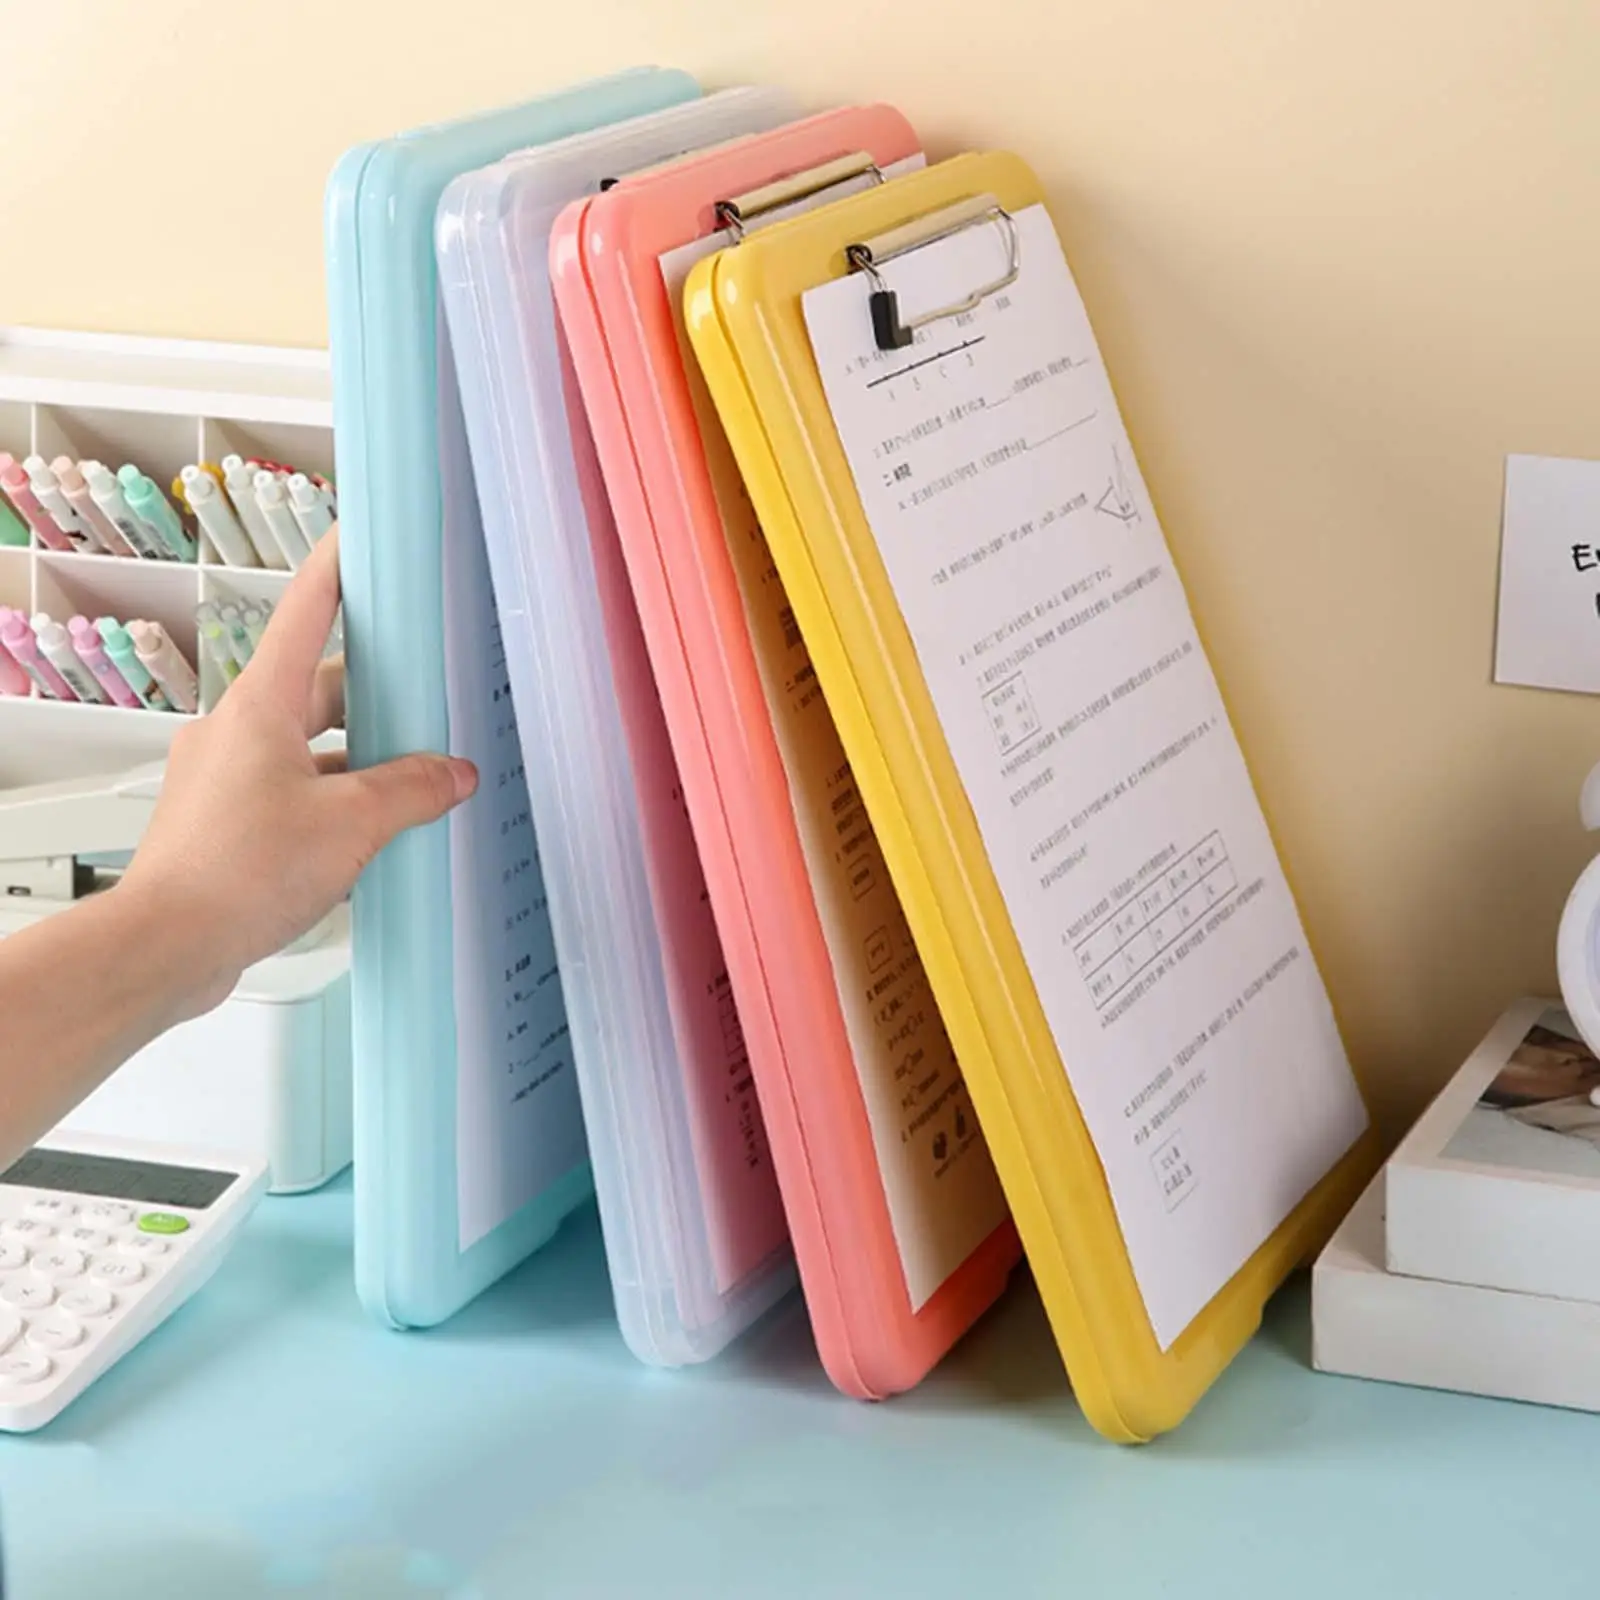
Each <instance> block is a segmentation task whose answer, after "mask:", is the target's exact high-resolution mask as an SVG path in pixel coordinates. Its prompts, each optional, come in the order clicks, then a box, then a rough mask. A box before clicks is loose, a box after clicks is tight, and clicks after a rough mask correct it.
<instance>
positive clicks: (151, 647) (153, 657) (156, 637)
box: [128, 622, 200, 711]
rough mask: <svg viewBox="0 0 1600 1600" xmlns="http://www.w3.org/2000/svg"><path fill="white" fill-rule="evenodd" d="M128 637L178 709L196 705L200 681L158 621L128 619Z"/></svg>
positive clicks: (151, 674) (149, 671)
mask: <svg viewBox="0 0 1600 1600" xmlns="http://www.w3.org/2000/svg"><path fill="white" fill-rule="evenodd" d="M128 637H129V638H130V639H132V640H133V648H134V651H135V652H136V654H137V655H138V657H139V660H140V662H141V663H142V664H143V666H144V668H145V670H146V671H147V672H148V673H149V674H150V676H151V677H152V678H154V679H155V680H156V682H157V683H159V684H160V685H161V687H162V689H163V690H164V691H165V692H166V696H167V699H168V700H170V701H171V702H172V704H173V705H175V706H176V707H177V708H178V710H180V711H195V710H198V709H199V706H200V680H199V679H198V678H196V677H195V675H194V668H193V667H191V666H190V665H189V663H188V662H187V661H185V660H184V659H183V655H182V653H181V652H180V651H179V649H178V647H177V646H176V645H175V644H174V643H173V642H172V640H171V639H169V638H168V637H167V630H166V629H165V628H163V627H162V626H161V624H160V623H159V622H130V623H129V624H128Z"/></svg>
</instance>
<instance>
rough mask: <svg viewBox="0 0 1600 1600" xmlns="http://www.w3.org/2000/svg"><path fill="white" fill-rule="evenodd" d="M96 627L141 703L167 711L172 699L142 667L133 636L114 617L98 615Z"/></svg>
mask: <svg viewBox="0 0 1600 1600" xmlns="http://www.w3.org/2000/svg"><path fill="white" fill-rule="evenodd" d="M95 631H96V632H98V633H99V635H100V642H101V644H103V645H104V646H105V650H106V654H107V655H108V656H109V657H110V658H111V664H112V665H113V666H114V667H115V668H116V669H117V671H118V672H120V673H121V674H122V676H123V680H124V681H125V682H126V683H127V685H128V687H129V688H130V689H132V690H133V692H134V694H135V695H137V696H138V698H139V701H140V703H141V704H142V705H146V706H148V707H149V708H150V709H151V710H152V711H170V710H171V709H172V702H171V701H170V700H169V699H167V696H166V692H165V691H164V690H163V689H162V687H161V685H160V684H159V683H157V682H156V681H155V679H154V678H152V677H151V676H150V674H149V673H148V672H146V671H145V669H144V663H143V662H142V661H140V659H139V655H138V652H137V651H136V650H135V649H134V648H133V640H132V639H130V638H129V637H128V630H127V629H126V628H124V627H123V626H122V624H121V623H120V622H118V621H117V619H116V618H115V617H101V618H100V619H99V621H98V622H96V623H95Z"/></svg>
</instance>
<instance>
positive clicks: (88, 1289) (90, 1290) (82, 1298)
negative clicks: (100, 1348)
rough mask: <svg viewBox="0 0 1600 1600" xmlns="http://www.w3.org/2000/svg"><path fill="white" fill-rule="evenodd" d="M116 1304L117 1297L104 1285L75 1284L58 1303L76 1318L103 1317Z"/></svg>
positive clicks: (64, 1292) (63, 1293)
mask: <svg viewBox="0 0 1600 1600" xmlns="http://www.w3.org/2000/svg"><path fill="white" fill-rule="evenodd" d="M116 1303H117V1297H116V1296H115V1295H114V1294H112V1292H111V1291H110V1290H109V1289H108V1288H106V1286H105V1285H104V1284H103V1283H75V1284H73V1286H72V1287H71V1288H70V1289H66V1290H63V1291H62V1295H61V1298H60V1299H59V1300H58V1301H56V1304H57V1305H58V1306H60V1307H61V1309H62V1310H63V1311H70V1312H71V1313H72V1315H73V1316H75V1317H103V1316H104V1315H105V1314H106V1313H107V1312H108V1311H109V1310H110V1309H111V1308H112V1306H114V1305H115V1304H116ZM14 1314H15V1313H13V1315H14Z"/></svg>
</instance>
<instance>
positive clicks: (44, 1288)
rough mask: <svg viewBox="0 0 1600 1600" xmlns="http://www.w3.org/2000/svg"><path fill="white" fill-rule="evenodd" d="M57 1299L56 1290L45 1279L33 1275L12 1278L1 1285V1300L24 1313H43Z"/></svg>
mask: <svg viewBox="0 0 1600 1600" xmlns="http://www.w3.org/2000/svg"><path fill="white" fill-rule="evenodd" d="M55 1297H56V1292H55V1289H54V1288H53V1287H52V1286H51V1285H50V1284H48V1283H46V1282H45V1280H44V1279H43V1278H35V1277H33V1276H32V1275H31V1274H30V1275H29V1276H28V1277H26V1278H12V1279H10V1280H8V1281H7V1282H6V1283H4V1284H0V1300H4V1301H5V1302H6V1304H7V1305H13V1306H16V1307H17V1308H18V1309H19V1310H22V1311H41V1310H43V1309H44V1307H45V1306H47V1305H49V1304H50V1302H51V1301H52V1300H54V1299H55Z"/></svg>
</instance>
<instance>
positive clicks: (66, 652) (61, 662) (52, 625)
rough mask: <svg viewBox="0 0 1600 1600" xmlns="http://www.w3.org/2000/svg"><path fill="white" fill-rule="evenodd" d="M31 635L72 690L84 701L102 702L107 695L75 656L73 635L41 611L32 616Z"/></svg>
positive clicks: (99, 703) (93, 703)
mask: <svg viewBox="0 0 1600 1600" xmlns="http://www.w3.org/2000/svg"><path fill="white" fill-rule="evenodd" d="M33 636H34V638H36V639H37V640H38V641H39V648H40V649H41V650H42V651H44V655H45V660H47V661H48V662H49V663H50V665H51V666H52V667H54V668H55V669H56V671H57V672H59V673H60V674H61V676H62V677H63V678H65V679H66V680H67V682H68V683H69V684H71V685H72V692H73V693H74V694H75V695H77V697H78V698H79V699H80V700H82V701H83V702H84V703H85V704H86V705H93V706H103V705H105V704H106V703H107V701H108V699H109V697H108V696H107V694H106V692H105V690H104V689H102V688H101V687H100V685H99V684H98V683H97V682H96V681H95V675H94V674H93V673H92V672H91V671H90V670H89V669H88V668H87V667H86V666H85V665H84V664H83V662H82V661H80V660H79V659H78V652H77V651H76V650H74V649H73V648H72V636H71V635H70V634H69V633H68V632H67V630H66V629H65V628H63V627H62V626H61V624H60V623H59V622H57V621H55V620H54V618H52V617H49V616H47V615H46V614H45V613H44V612H43V611H40V612H38V613H37V614H36V615H35V616H34V619H33Z"/></svg>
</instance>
